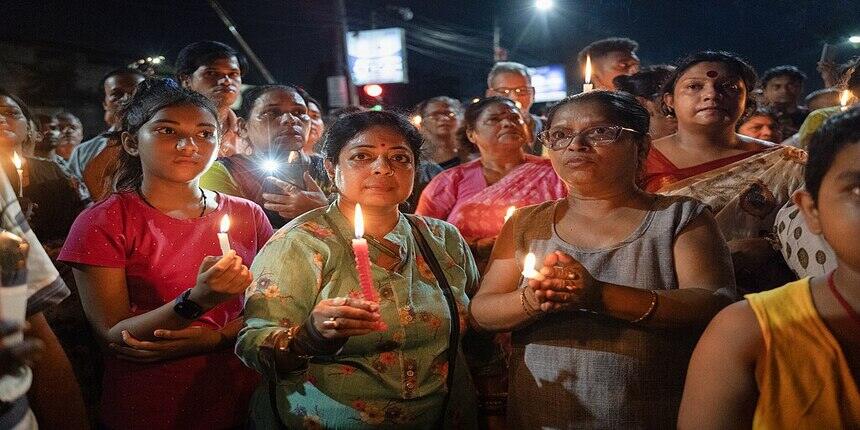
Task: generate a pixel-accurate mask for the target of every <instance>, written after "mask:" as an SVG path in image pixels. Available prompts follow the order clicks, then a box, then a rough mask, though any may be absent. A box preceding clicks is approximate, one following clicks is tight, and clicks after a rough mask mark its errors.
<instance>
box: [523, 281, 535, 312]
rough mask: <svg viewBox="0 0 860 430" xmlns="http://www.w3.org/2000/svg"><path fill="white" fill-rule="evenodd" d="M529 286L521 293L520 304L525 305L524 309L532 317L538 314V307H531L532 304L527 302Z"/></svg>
mask: <svg viewBox="0 0 860 430" xmlns="http://www.w3.org/2000/svg"><path fill="white" fill-rule="evenodd" d="M528 288H529V287H524V288H523V291H522V292H521V293H520V304H521V305H523V310H524V311H525V312H526V316H529V317H532V316H534V315H535V314H537V309H531V306H530V305H529V304H528V303H526V290H527V289H528Z"/></svg>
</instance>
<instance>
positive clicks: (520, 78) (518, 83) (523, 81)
mask: <svg viewBox="0 0 860 430" xmlns="http://www.w3.org/2000/svg"><path fill="white" fill-rule="evenodd" d="M492 84H493V88H519V87H525V86H528V85H529V79H528V78H527V77H526V76H525V75H523V74H522V73H518V72H502V73H498V74H496V76H493V82H492Z"/></svg>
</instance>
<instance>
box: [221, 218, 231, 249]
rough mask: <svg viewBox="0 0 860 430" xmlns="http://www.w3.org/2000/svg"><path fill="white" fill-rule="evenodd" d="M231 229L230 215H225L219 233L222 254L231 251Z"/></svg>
mask: <svg viewBox="0 0 860 430" xmlns="http://www.w3.org/2000/svg"><path fill="white" fill-rule="evenodd" d="M228 230H230V215H224V217H223V218H221V232H220V233H218V244H219V245H221V255H227V252H228V251H230V239H229V238H228V237H227V231H228Z"/></svg>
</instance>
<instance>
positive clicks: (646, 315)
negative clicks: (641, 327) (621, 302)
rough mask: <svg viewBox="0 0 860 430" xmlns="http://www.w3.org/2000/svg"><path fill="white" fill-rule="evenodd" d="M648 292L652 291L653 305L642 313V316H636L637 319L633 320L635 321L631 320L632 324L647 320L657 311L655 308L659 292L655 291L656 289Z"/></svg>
mask: <svg viewBox="0 0 860 430" xmlns="http://www.w3.org/2000/svg"><path fill="white" fill-rule="evenodd" d="M648 292H650V293H651V306H649V307H648V310H647V311H645V313H644V314H642V316H641V317H639V318H636V319H635V320H633V321H630V323H631V324H636V323H640V322H642V321H645V320H646V319H648V318H649V317H650V316H651V315H653V314H654V311H655V310H657V297H659V295H658V294H657V292H656V291H654V290H648Z"/></svg>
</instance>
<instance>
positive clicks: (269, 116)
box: [257, 109, 311, 122]
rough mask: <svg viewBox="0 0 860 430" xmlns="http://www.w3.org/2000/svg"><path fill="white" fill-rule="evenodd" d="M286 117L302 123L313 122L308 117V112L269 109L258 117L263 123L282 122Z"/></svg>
mask: <svg viewBox="0 0 860 430" xmlns="http://www.w3.org/2000/svg"><path fill="white" fill-rule="evenodd" d="M284 115H288V116H289V117H292V118H295V119H297V120H298V121H300V122H309V121H310V120H311V117H310V115H308V113H307V112H284V111H282V110H280V109H268V110H265V111H263V112H260V113H259V114H258V115H257V119H259V120H261V121H272V120H277V121H280V120H281V118H282V117H283V116H284Z"/></svg>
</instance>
